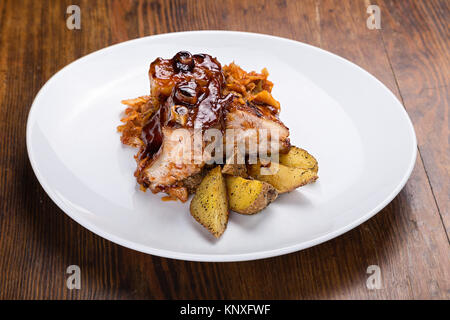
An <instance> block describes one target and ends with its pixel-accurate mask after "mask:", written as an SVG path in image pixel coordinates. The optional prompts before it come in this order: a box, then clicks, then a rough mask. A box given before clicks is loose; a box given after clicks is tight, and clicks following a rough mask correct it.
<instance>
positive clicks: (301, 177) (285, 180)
mask: <svg viewBox="0 0 450 320" xmlns="http://www.w3.org/2000/svg"><path fill="white" fill-rule="evenodd" d="M277 166H278V171H276V167H277ZM266 168H267V169H268V170H270V171H272V172H273V174H270V175H264V174H261V169H262V168H261V164H260V163H258V164H252V165H250V166H249V175H250V176H251V177H253V178H255V179H257V180H260V181H264V182H267V183H269V184H271V185H272V186H273V187H274V188H275V189H277V191H278V193H285V192H289V191H292V190H294V189H296V188H298V187H301V186H304V185H305V184H308V183H311V182H314V181H316V179H317V178H318V177H317V174H316V173H315V172H314V171H312V170H308V169H301V168H292V167H287V166H285V165H282V164H277V163H272V164H270V165H269V166H267V167H266Z"/></svg>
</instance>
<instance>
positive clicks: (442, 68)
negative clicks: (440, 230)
mask: <svg viewBox="0 0 450 320" xmlns="http://www.w3.org/2000/svg"><path fill="white" fill-rule="evenodd" d="M381 10H382V16H383V18H382V19H383V30H382V32H381V33H382V36H383V39H384V42H385V44H386V49H387V52H388V55H389V58H390V62H391V64H392V68H393V70H394V72H395V75H396V80H397V82H398V85H399V88H400V93H401V97H402V99H403V102H404V104H405V107H406V109H407V110H408V112H409V114H410V115H411V118H412V120H413V123H414V127H415V129H416V132H417V137H418V139H417V140H418V145H419V150H420V155H421V157H422V159H423V161H424V163H425V167H426V171H427V176H428V178H429V180H430V182H431V186H432V188H433V193H434V195H435V196H436V200H437V204H438V207H439V209H440V210H439V211H440V214H441V216H442V219H443V221H444V224H445V226H446V229H447V234H448V232H449V231H450V205H449V204H450V201H449V194H450V190H449V183H448V181H450V148H449V143H448V141H449V140H448V137H449V114H448V110H449V83H450V45H449V44H450V41H449V39H450V34H449V30H450V29H449V24H448V21H449V16H450V2H449V1H445V0H442V1H413V0H409V1H383V2H382V5H381ZM405 44H407V45H405Z"/></svg>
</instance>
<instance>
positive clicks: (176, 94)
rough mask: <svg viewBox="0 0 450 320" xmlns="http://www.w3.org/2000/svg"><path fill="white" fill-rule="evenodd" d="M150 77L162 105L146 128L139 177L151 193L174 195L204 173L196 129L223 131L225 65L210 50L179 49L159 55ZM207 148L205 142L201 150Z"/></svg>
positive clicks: (226, 100) (143, 135)
mask: <svg viewBox="0 0 450 320" xmlns="http://www.w3.org/2000/svg"><path fill="white" fill-rule="evenodd" d="M149 76H150V87H151V89H150V90H151V95H152V96H153V97H155V98H156V99H157V102H156V103H157V104H159V105H160V107H159V109H158V110H157V111H156V112H155V113H154V115H153V116H152V117H151V118H150V119H149V121H148V122H147V124H146V125H145V126H144V127H143V129H142V141H143V142H144V145H145V148H144V149H143V150H142V152H141V154H140V155H139V157H140V160H141V161H144V163H143V165H142V166H141V167H140V168H138V171H137V172H136V175H137V177H138V181H140V182H141V183H142V184H143V185H144V186H145V187H149V188H150V189H151V190H152V191H153V192H160V191H164V192H168V193H169V194H170V193H171V192H170V190H171V189H172V188H177V190H179V188H184V186H183V183H182V181H183V180H184V179H186V178H188V177H189V176H192V175H195V174H198V173H199V172H200V171H201V169H202V167H203V165H204V160H205V159H203V158H202V159H200V160H199V161H196V162H195V161H194V155H193V154H192V152H193V150H194V142H195V141H194V132H195V130H198V131H199V132H203V131H204V130H206V129H211V128H217V129H219V130H223V112H224V110H225V107H226V105H227V104H228V103H229V102H230V101H231V100H232V95H231V94H229V95H228V96H224V95H223V93H222V91H223V89H224V87H225V77H224V75H223V73H222V67H221V65H220V63H219V62H218V61H217V60H216V59H214V58H213V57H211V56H209V55H206V54H196V55H191V54H190V53H188V52H179V53H177V54H176V55H175V56H174V57H173V58H172V59H169V60H166V59H161V58H158V59H156V60H155V61H154V62H153V63H152V64H151V66H150V71H149ZM178 129H183V130H178ZM219 142H221V141H215V142H214V143H219ZM204 148H205V144H204V143H202V146H201V147H200V150H201V151H203V150H204ZM186 155H188V157H186ZM181 200H186V199H184V198H183V199H181Z"/></svg>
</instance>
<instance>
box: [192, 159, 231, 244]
mask: <svg viewBox="0 0 450 320" xmlns="http://www.w3.org/2000/svg"><path fill="white" fill-rule="evenodd" d="M189 209H190V212H191V215H192V216H193V217H194V219H195V220H197V221H198V222H199V223H200V224H201V225H203V226H204V227H205V228H206V229H208V230H209V231H210V232H211V233H212V234H213V235H214V236H215V237H216V238H219V237H220V236H221V235H222V234H223V232H224V231H225V229H226V227H227V223H228V197H227V187H226V184H225V179H224V178H223V176H222V172H221V168H220V166H217V167H215V168H214V169H212V170H211V171H209V172H208V174H207V175H206V176H205V178H204V179H203V180H202V182H201V183H200V186H199V187H198V188H197V191H196V193H195V195H194V197H193V198H192V200H191V205H190V208H189Z"/></svg>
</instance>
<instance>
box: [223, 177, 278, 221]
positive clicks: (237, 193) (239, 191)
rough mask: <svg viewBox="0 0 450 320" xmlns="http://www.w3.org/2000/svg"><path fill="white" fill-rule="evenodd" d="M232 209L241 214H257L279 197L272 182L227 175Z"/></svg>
mask: <svg viewBox="0 0 450 320" xmlns="http://www.w3.org/2000/svg"><path fill="white" fill-rule="evenodd" d="M225 180H226V183H227V191H228V199H229V206H230V209H231V210H233V211H235V212H237V213H241V214H248V215H250V214H255V213H258V212H260V211H261V210H262V209H264V208H265V207H267V206H268V205H269V204H270V203H271V202H272V201H274V200H275V199H276V198H277V197H278V192H277V190H276V189H275V188H274V187H272V186H271V185H270V184H268V183H266V182H263V181H258V180H248V179H244V178H242V177H233V176H226V177H225Z"/></svg>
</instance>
